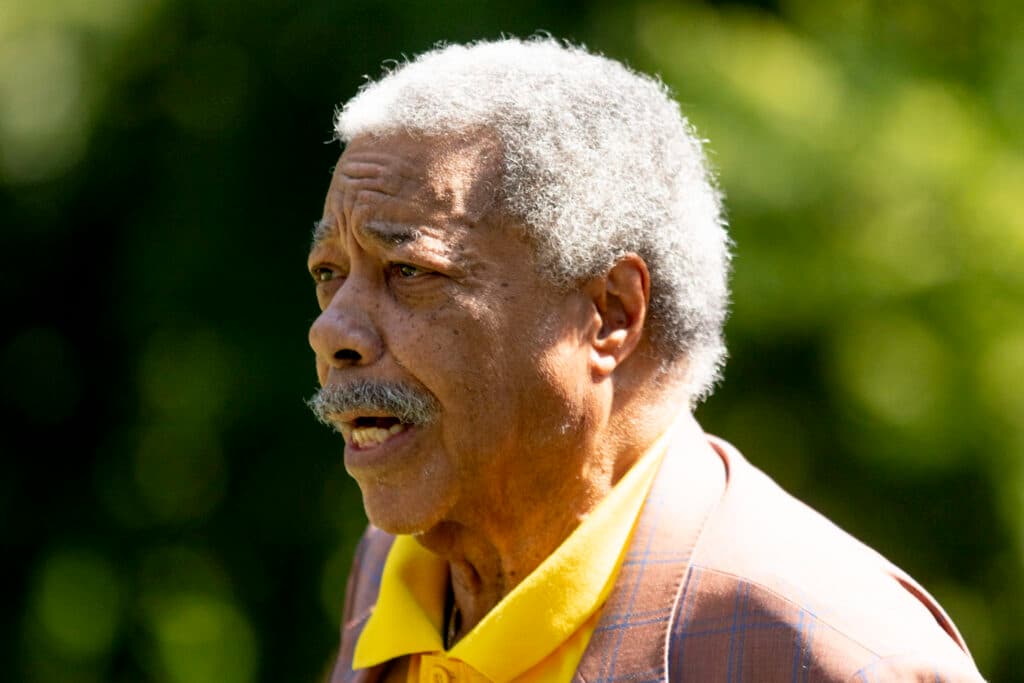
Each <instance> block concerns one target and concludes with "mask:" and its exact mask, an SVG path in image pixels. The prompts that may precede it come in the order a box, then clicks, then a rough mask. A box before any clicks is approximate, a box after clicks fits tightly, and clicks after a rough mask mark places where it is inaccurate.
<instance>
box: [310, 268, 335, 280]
mask: <svg viewBox="0 0 1024 683" xmlns="http://www.w3.org/2000/svg"><path fill="white" fill-rule="evenodd" d="M334 277H335V272H334V271H333V270H331V269H330V268H324V267H320V268H314V269H313V279H314V280H315V281H316V282H329V281H331V280H333V279H334Z"/></svg>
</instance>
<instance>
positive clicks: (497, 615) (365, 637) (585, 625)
mask: <svg viewBox="0 0 1024 683" xmlns="http://www.w3.org/2000/svg"><path fill="white" fill-rule="evenodd" d="M670 431H671V430H670ZM666 441H667V435H666V437H663V438H662V439H659V441H658V443H656V444H655V446H654V447H652V448H651V449H650V450H649V451H648V452H647V453H645V454H644V455H643V456H642V457H641V458H640V460H638V461H637V462H636V464H634V465H633V467H632V468H630V470H629V471H628V472H627V473H626V474H625V476H623V477H622V479H621V480H620V481H619V482H618V483H617V484H616V485H615V487H614V488H613V489H612V490H611V492H610V493H609V494H608V496H606V497H605V499H604V500H603V501H601V503H600V504H598V506H597V507H596V508H594V510H593V511H592V512H591V513H590V515H588V516H587V518H586V519H584V520H583V522H582V523H581V524H580V525H579V526H578V527H577V528H576V530H575V531H573V532H572V533H571V534H570V535H569V537H568V538H566V539H565V541H563V542H562V544H561V545H560V546H558V548H557V549H556V550H555V552H553V553H552V554H551V555H550V556H548V557H547V559H545V560H544V561H543V562H542V563H541V564H540V565H539V566H538V567H537V568H536V569H535V570H534V571H533V572H532V573H531V574H530V575H529V576H527V577H526V578H525V579H524V580H523V581H522V583H520V584H519V585H518V586H516V587H515V588H514V589H513V590H512V591H511V592H509V594H508V595H506V596H505V597H504V598H503V599H502V600H501V601H500V602H499V603H498V604H497V605H496V606H495V607H494V608H493V609H492V610H491V611H490V612H488V613H487V615H486V616H485V617H484V618H483V619H482V620H481V621H480V623H478V624H477V625H476V626H475V627H474V628H473V629H472V630H471V631H470V632H469V633H467V634H466V635H465V637H463V638H462V640H460V641H459V642H458V643H456V644H455V645H454V646H453V647H452V648H451V649H450V650H448V651H445V650H444V644H443V641H442V639H441V632H442V628H443V627H444V625H443V624H442V623H441V622H442V619H443V614H444V599H445V594H446V592H447V588H448V586H447V584H448V565H447V563H446V562H445V561H444V560H442V559H440V558H438V557H437V556H435V555H433V554H432V553H430V552H429V551H427V550H426V549H424V548H423V547H422V546H420V545H419V543H417V542H416V540H415V539H414V538H413V537H411V536H398V537H397V538H396V539H395V543H394V545H393V546H392V547H391V551H390V552H389V553H388V557H387V560H386V562H385V564H384V572H383V575H382V576H381V587H380V595H379V597H378V599H377V604H376V606H375V607H374V609H373V613H372V614H371V615H370V618H369V620H368V621H367V623H366V626H365V627H364V628H363V632H362V634H361V635H360V637H359V640H358V641H357V643H356V649H355V655H354V657H353V662H352V665H353V667H354V668H356V669H363V668H367V667H371V666H375V665H377V664H381V663H383V662H386V661H388V660H391V659H395V658H397V657H403V656H406V655H412V659H411V662H410V667H409V672H410V676H409V681H410V683H415V682H416V681H423V682H424V683H427V682H429V683H456V682H458V683H477V682H478V681H481V680H483V679H486V680H490V681H493V682H494V683H507V682H509V681H516V683H569V681H571V680H572V677H573V674H574V673H575V672H576V668H577V667H578V666H579V662H580V659H581V658H582V657H583V651H584V650H585V649H586V647H587V643H588V642H589V641H590V636H591V634H592V633H593V632H594V628H595V627H596V626H597V622H598V619H599V617H600V610H601V606H602V605H603V604H604V602H605V600H606V599H607V597H608V594H609V593H610V592H611V589H612V586H613V585H614V584H615V579H616V577H617V575H618V572H619V567H620V566H621V564H622V560H623V558H624V557H625V554H626V549H627V547H628V544H629V538H630V535H631V533H632V531H633V527H634V526H635V525H636V520H637V518H638V516H639V513H640V508H641V507H642V506H643V502H644V500H645V499H646V497H647V493H648V491H649V490H650V488H651V484H652V483H653V481H654V475H655V474H656V473H657V470H658V465H659V464H660V463H661V459H662V456H663V455H664V453H665V446H666Z"/></svg>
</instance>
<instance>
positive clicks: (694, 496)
mask: <svg viewBox="0 0 1024 683" xmlns="http://www.w3.org/2000/svg"><path fill="white" fill-rule="evenodd" d="M392 541H393V537H392V536H389V535H388V534H386V533H384V532H383V531H380V530H379V529H375V528H373V527H371V528H369V529H368V530H367V532H366V534H365V536H364V537H363V540H362V541H361V542H360V544H359V548H358V550H357V551H356V557H355V562H354V567H353V571H352V574H351V576H350V577H349V585H348V593H347V598H346V604H345V610H344V614H343V622H342V634H341V648H340V651H339V653H338V658H337V661H336V662H335V666H334V671H333V674H332V678H331V681H332V683H375V682H376V681H377V680H378V679H379V678H380V675H381V673H382V672H383V669H384V666H383V665H382V666H380V667H375V668H373V669H367V670H360V671H353V670H352V653H353V650H354V648H355V643H356V640H357V639H358V637H359V634H360V633H361V632H362V628H363V626H364V625H365V623H366V620H367V618H368V617H369V614H370V611H371V610H372V609H373V606H374V604H375V602H376V599H377V594H378V591H379V588H380V576H381V571H382V569H383V565H384V559H385V558H386V557H387V553H388V550H389V549H390V547H391V543H392ZM980 680H982V678H981V676H980V674H979V673H978V672H977V669H976V668H975V666H974V663H973V661H972V660H971V657H970V654H969V653H968V651H967V647H966V645H965V644H964V642H963V639H962V638H961V637H960V634H959V633H958V632H957V630H956V627H955V626H954V625H953V623H952V621H951V620H950V619H949V617H948V616H946V614H945V612H943V611H942V608H941V607H939V605H938V604H937V603H936V602H935V601H934V600H933V599H932V598H931V596H929V595H928V594H927V593H926V592H925V591H924V589H923V588H921V587H920V586H919V585H917V583H915V582H914V580H913V579H911V578H910V577H909V576H907V575H906V574H904V573H903V572H902V571H900V570H899V569H898V568H896V567H895V566H893V565H892V564H890V563H889V562H888V561H886V560H885V559H884V558H883V557H881V556H880V555H879V554H877V553H876V552H874V551H873V550H871V549H870V548H868V547H867V546H865V545H863V544H862V543H860V542H859V541H857V540H855V539H854V538H852V537H851V536H849V535H847V534H846V533H845V532H843V531H842V530H841V529H839V528H838V527H836V526H835V525H834V524H832V523H831V522H829V521H828V520H826V519H825V518H824V517H822V516H821V515H819V514H818V513H816V512H814V511H813V510H811V509H810V508H808V507H807V506H805V505H804V504H803V503H800V502H799V501H797V500H796V499H795V498H793V497H791V496H790V495H788V494H787V493H785V492H784V491H783V490H782V489H780V488H779V487H778V486H777V485H776V484H775V483H774V482H773V481H771V480H770V479H769V478H768V477H767V476H765V475H764V474H763V473H762V472H760V471H759V470H757V469H756V468H754V467H753V466H751V465H750V464H749V463H748V462H747V461H746V460H745V459H744V458H743V456H742V455H740V454H739V452H737V451H736V450H735V449H734V448H733V447H732V446H730V445H729V444H727V443H725V442H723V441H720V440H718V439H715V438H714V437H708V436H706V435H704V434H703V432H702V431H701V430H700V427H699V426H698V425H697V423H696V422H695V421H693V420H692V419H691V420H688V422H687V424H686V428H685V429H684V430H683V433H682V434H680V435H679V436H678V437H677V438H676V440H675V443H674V444H673V446H672V448H671V451H670V452H669V454H668V455H667V456H666V458H665V460H664V463H663V464H662V466H661V470H660V472H659V474H658V477H657V479H656V480H655V483H654V486H653V487H652V490H651V492H650V494H649V496H648V499H647V501H646V503H645V505H644V508H643V510H642V512H641V513H640V518H639V520H638V524H637V528H636V530H635V532H634V534H633V537H632V538H631V540H630V546H629V549H628V552H627V556H626V558H625V560H624V562H623V565H622V568H621V570H620V573H619V577H618V580H617V582H616V585H615V588H614V589H613V591H612V593H611V595H610V596H609V598H608V602H607V603H606V604H605V606H604V608H603V610H602V616H601V619H600V622H599V624H598V626H597V628H596V629H595V631H594V634H593V636H592V638H591V641H590V644H589V645H588V647H587V650H586V652H585V654H584V656H583V659H582V661H581V662H580V666H579V669H578V671H577V672H576V677H575V679H574V683H658V682H662V681H672V682H675V681H709V682H714V681H755V682H760V681H764V682H774V681H786V682H790V681H792V682H793V683H798V682H799V683H803V682H810V681H859V682H862V683H869V682H874V681H922V682H923V681H929V682H933V681H934V682H938V681H943V682H953V681H980Z"/></svg>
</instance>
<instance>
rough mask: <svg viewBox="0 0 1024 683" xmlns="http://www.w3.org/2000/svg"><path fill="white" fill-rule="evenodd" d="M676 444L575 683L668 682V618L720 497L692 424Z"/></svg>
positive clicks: (719, 469)
mask: <svg viewBox="0 0 1024 683" xmlns="http://www.w3.org/2000/svg"><path fill="white" fill-rule="evenodd" d="M682 420H684V424H682V425H680V427H679V433H677V435H676V436H675V437H674V439H673V443H672V445H671V446H670V450H669V452H668V453H667V454H666V456H665V460H664V462H663V463H662V465H661V470H660V472H659V473H658V476H657V478H656V479H655V481H654V485H653V486H652V487H651V493H650V495H649V496H648V498H647V502H646V503H645V505H644V508H643V510H642V511H641V513H640V518H639V519H638V520H637V527H636V529H635V531H634V533H633V537H632V538H631V540H630V545H629V549H628V550H627V554H626V557H625V559H624V560H623V563H622V568H621V570H620V571H619V577H618V579H617V580H616V584H615V587H614V588H613V589H612V593H611V595H609V597H608V601H607V602H606V603H605V606H604V609H603V613H602V616H601V620H600V621H599V623H598V625H597V628H596V629H595V630H594V634H593V636H592V637H591V639H590V644H589V645H588V647H587V650H586V652H585V653H584V655H583V659H582V661H581V662H580V666H579V669H578V670H577V672H576V676H575V677H574V679H573V681H574V683H618V682H620V681H629V683H655V682H657V681H666V680H667V679H668V671H667V667H668V640H669V634H670V632H671V629H672V624H671V621H672V613H673V609H674V606H675V603H676V601H677V600H678V599H679V593H680V589H681V585H682V581H683V577H684V576H685V575H686V572H687V569H688V568H689V564H690V557H691V555H692V552H693V548H694V546H695V545H696V543H697V540H698V538H699V537H700V533H701V531H702V529H703V527H704V521H705V520H706V519H707V516H708V514H709V513H710V512H711V510H712V509H713V508H714V506H715V503H716V502H717V501H718V499H719V498H720V497H721V494H722V492H723V490H724V487H725V471H724V468H723V466H722V460H721V458H720V457H719V456H718V455H717V454H716V453H715V452H714V451H713V450H712V448H711V447H710V446H709V445H708V442H707V437H706V436H705V435H704V433H703V431H702V430H701V428H700V426H699V425H698V424H697V422H696V421H695V420H693V418H688V417H686V416H684V417H683V418H682Z"/></svg>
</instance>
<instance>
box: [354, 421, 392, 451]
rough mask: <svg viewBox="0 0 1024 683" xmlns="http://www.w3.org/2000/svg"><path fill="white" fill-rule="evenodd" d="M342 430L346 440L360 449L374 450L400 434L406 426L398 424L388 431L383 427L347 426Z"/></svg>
mask: <svg viewBox="0 0 1024 683" xmlns="http://www.w3.org/2000/svg"><path fill="white" fill-rule="evenodd" d="M345 427H347V429H346V428H343V429H342V433H343V434H344V436H345V438H346V439H347V440H349V441H351V442H352V443H354V444H355V445H356V446H358V447H359V448H373V447H374V446H379V445H380V444H382V443H384V442H385V441H387V440H388V438H389V437H391V436H393V435H395V434H398V433H399V432H401V431H403V430H404V429H405V425H404V424H401V423H398V424H394V425H391V427H389V428H388V429H383V428H381V427H350V426H348V425H345Z"/></svg>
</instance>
